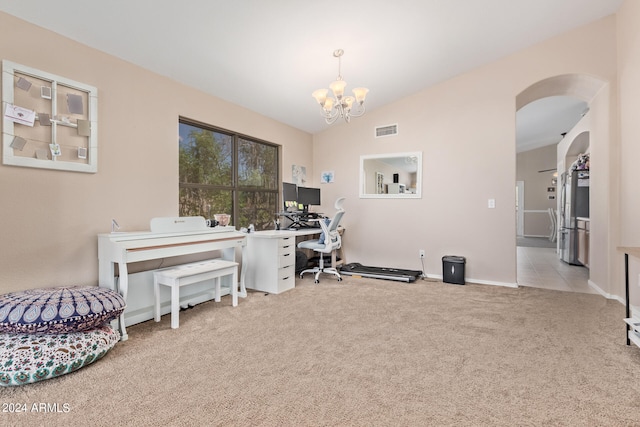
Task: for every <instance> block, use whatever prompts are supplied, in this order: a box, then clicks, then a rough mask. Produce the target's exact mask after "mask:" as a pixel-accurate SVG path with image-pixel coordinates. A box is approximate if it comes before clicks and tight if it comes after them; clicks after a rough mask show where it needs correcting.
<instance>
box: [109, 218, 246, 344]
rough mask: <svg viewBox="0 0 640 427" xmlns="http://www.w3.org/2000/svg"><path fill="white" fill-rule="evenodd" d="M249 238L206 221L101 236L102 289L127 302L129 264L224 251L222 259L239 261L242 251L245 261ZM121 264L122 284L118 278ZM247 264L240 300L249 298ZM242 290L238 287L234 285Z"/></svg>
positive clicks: (163, 222)
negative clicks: (236, 259)
mask: <svg viewBox="0 0 640 427" xmlns="http://www.w3.org/2000/svg"><path fill="white" fill-rule="evenodd" d="M245 247H246V234H245V233H241V232H239V231H236V229H235V227H232V226H226V227H220V226H218V227H213V228H210V227H207V224H206V221H205V219H204V218H203V217H162V218H153V219H152V220H151V224H150V231H140V232H130V233H129V232H127V233H120V232H113V233H108V234H99V235H98V275H99V283H100V286H102V287H107V288H110V289H114V290H116V291H118V292H119V293H120V294H121V295H122V297H123V298H124V299H125V301H127V294H128V291H129V274H128V270H127V263H132V262H138V261H147V260H153V259H162V258H169V257H174V256H180V255H189V254H196V253H202V252H209V251H217V250H219V251H221V253H222V258H223V259H227V260H230V261H235V249H236V248H242V252H243V258H244V253H245ZM115 264H118V271H119V280H116V278H115ZM245 267H246V266H245V263H243V265H242V270H241V272H240V290H239V292H238V296H240V297H243V298H244V297H246V296H247V291H246V288H245V283H244V277H245ZM231 285H232V286H238V284H237V283H233V284H231ZM118 323H119V329H120V334H121V335H122V340H126V339H127V338H128V336H127V332H126V326H125V321H124V313H122V315H121V316H120V319H119V322H118Z"/></svg>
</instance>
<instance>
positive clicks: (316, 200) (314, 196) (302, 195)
mask: <svg viewBox="0 0 640 427" xmlns="http://www.w3.org/2000/svg"><path fill="white" fill-rule="evenodd" d="M298 204H300V205H302V206H303V210H304V211H305V212H307V211H308V210H309V206H310V205H314V206H320V189H319V188H310V187H298Z"/></svg>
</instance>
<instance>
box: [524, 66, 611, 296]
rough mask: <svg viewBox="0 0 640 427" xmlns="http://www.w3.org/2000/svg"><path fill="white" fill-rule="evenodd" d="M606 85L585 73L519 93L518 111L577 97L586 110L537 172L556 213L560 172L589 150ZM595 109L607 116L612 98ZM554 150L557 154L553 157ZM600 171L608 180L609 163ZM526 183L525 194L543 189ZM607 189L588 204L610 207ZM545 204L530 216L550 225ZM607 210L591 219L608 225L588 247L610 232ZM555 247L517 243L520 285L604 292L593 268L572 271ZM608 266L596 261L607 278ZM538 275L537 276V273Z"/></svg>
mask: <svg viewBox="0 0 640 427" xmlns="http://www.w3.org/2000/svg"><path fill="white" fill-rule="evenodd" d="M605 87H606V88H608V85H607V84H606V82H605V81H603V80H601V79H598V78H595V77H593V76H588V75H581V74H570V75H561V76H555V77H551V78H548V79H545V80H542V81H539V82H537V83H534V84H533V85H531V86H529V87H528V88H527V89H525V90H523V91H522V92H521V93H520V94H519V95H518V96H517V97H516V113H517V114H518V113H519V112H523V111H525V110H526V109H527V108H530V107H531V106H532V105H534V104H536V103H543V102H545V100H551V99H552V98H555V99H556V100H557V99H573V100H574V101H575V105H576V106H577V107H576V108H580V107H579V106H580V105H582V106H583V107H585V108H583V110H584V113H583V114H582V117H581V118H580V119H579V120H578V122H577V124H576V125H575V126H574V127H573V128H571V129H565V131H564V132H566V134H564V135H562V136H560V135H558V138H559V139H560V141H556V142H554V143H553V145H554V147H549V148H547V149H546V155H547V160H548V162H547V163H548V165H547V166H548V167H545V168H543V167H540V170H539V172H540V173H541V177H542V175H544V173H546V174H548V175H549V177H548V180H549V183H548V184H549V187H548V188H547V190H548V191H549V193H555V194H548V196H547V197H548V198H549V200H548V204H549V207H548V208H549V210H550V211H551V208H552V207H555V211H556V212H560V209H561V202H562V200H561V197H560V196H561V194H562V193H561V190H562V181H561V179H560V177H561V176H562V173H564V172H566V171H567V169H568V168H569V167H570V165H571V163H572V162H573V159H574V157H577V156H578V155H579V154H584V152H585V151H589V150H590V138H589V135H590V133H589V131H590V128H591V127H593V126H596V124H594V120H593V116H594V115H593V114H592V111H591V109H592V106H591V103H592V102H593V100H594V99H596V98H597V97H598V96H599V94H600V95H602V89H603V88H605ZM606 92H607V97H606V98H607V100H608V91H606ZM549 105H550V104H549ZM549 108H551V107H549ZM597 109H598V110H599V111H597V116H598V117H602V116H603V115H605V116H608V112H609V110H608V109H609V104H608V102H604V103H603V102H602V101H601V100H600V101H598V102H597ZM603 110H606V111H603ZM547 112H548V111H547ZM585 142H586V145H585ZM554 148H555V149H554ZM607 150H608V148H607ZM554 151H555V156H554V155H553V153H554ZM596 151H597V150H596ZM549 156H551V157H549ZM552 172H553V173H556V172H557V178H555V179H557V184H556V189H557V190H556V191H552V186H551V182H552V181H551V179H553V178H552V175H551V173H552ZM601 172H602V173H600V174H598V175H599V176H604V177H607V179H608V175H609V173H608V165H605V167H604V168H603V170H602V171H601ZM520 178H521V177H519V178H518V179H517V180H518V181H520V182H519V183H517V185H519V186H520V188H521V189H522V186H523V184H522V182H521V179H520ZM546 178H547V177H546V176H545V179H546ZM545 182H546V181H545ZM524 187H525V190H527V191H526V193H527V194H529V193H530V192H532V191H533V192H534V193H535V192H536V191H538V192H539V191H542V190H540V189H537V190H536V188H535V185H533V186H529V188H527V186H526V183H525V185H524ZM606 187H607V186H606V185H604V186H602V185H601V186H599V189H600V190H599V191H596V192H595V193H594V194H593V196H592V197H591V201H590V204H600V205H606V203H602V202H604V201H605V200H602V197H603V194H602V193H603V192H602V188H606ZM544 208H545V209H544V210H543V209H538V210H536V209H533V210H531V211H532V212H531V214H530V217H532V218H537V220H538V221H542V220H543V219H546V224H549V225H550V224H551V221H552V220H551V215H547V216H545V210H546V209H547V207H544ZM518 209H525V212H526V203H525V206H522V202H521V203H520V204H519V206H518ZM605 211H606V215H604V216H603V215H596V216H595V218H592V221H591V224H590V225H591V229H593V228H594V227H595V228H596V229H599V230H603V229H604V230H605V232H604V233H602V232H601V233H598V235H597V237H596V239H595V242H594V239H591V242H590V244H589V245H588V248H590V247H592V246H593V245H594V244H598V240H603V236H608V223H607V221H606V219H607V218H608V209H607V208H605ZM550 213H551V212H548V214H550ZM555 218H557V219H558V221H557V227H558V230H559V229H560V226H562V224H561V223H560V218H559V215H557V214H556V216H555ZM520 220H522V212H520ZM603 220H604V221H603ZM530 222H531V223H535V222H536V221H534V220H531V221H530ZM520 226H521V228H520V231H522V229H523V227H522V225H520ZM525 234H526V233H525ZM534 234H535V233H534ZM606 243H608V242H605V244H606ZM516 245H518V243H516ZM553 247H554V249H549V248H547V249H541V250H522V249H521V248H520V247H519V246H518V247H517V248H516V253H517V262H518V264H517V268H516V271H517V278H518V283H519V284H520V285H523V286H527V285H530V284H532V283H536V284H539V285H541V286H543V287H549V288H553V289H559V290H568V291H576V292H600V293H603V292H602V291H601V289H599V288H598V286H597V285H595V286H594V283H593V282H591V281H590V275H591V274H592V272H591V271H590V270H583V271H582V272H581V273H580V272H578V270H572V269H571V267H570V266H569V265H568V264H567V263H563V262H562V261H560V247H559V246H557V244H554V245H553ZM590 252H591V251H590ZM530 254H534V255H536V257H535V259H533V256H531V258H530ZM540 254H542V255H540ZM538 255H539V256H538ZM596 256H597V254H596ZM582 268H584V267H582ZM608 268H609V267H608V261H607V260H604V262H602V260H597V262H596V263H595V270H596V273H597V275H599V276H600V277H602V276H603V275H604V276H605V277H606V276H607V274H608ZM534 274H535V275H537V276H538V277H535V276H534Z"/></svg>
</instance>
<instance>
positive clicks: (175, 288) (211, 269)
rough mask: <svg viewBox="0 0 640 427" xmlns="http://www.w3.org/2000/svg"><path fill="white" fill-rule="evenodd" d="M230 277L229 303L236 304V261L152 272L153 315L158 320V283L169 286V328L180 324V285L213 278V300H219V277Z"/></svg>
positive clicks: (222, 261)
mask: <svg viewBox="0 0 640 427" xmlns="http://www.w3.org/2000/svg"><path fill="white" fill-rule="evenodd" d="M224 276H232V277H231V304H232V305H233V306H234V307H235V306H237V305H238V263H237V262H233V261H226V260H223V259H212V260H208V261H200V262H194V263H191V264H182V265H177V266H175V267H169V268H165V269H162V270H156V271H154V272H153V292H154V295H155V307H154V309H155V317H154V320H155V321H156V322H159V321H160V285H166V286H170V287H171V328H172V329H177V328H178V327H179V324H180V320H179V316H180V314H179V313H180V286H185V285H190V284H192V283H198V282H203V281H205V280H211V279H213V280H214V284H215V294H214V297H215V301H216V302H220V278H221V277H224Z"/></svg>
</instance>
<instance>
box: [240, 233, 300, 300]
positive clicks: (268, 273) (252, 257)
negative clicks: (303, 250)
mask: <svg viewBox="0 0 640 427" xmlns="http://www.w3.org/2000/svg"><path fill="white" fill-rule="evenodd" d="M246 254H247V259H246V262H247V270H246V274H247V276H246V287H247V288H249V289H254V290H257V291H263V292H269V293H271V294H279V293H281V292H284V291H288V290H289V289H293V287H294V286H295V276H296V274H295V264H296V238H295V236H284V237H278V236H272V235H260V234H258V233H256V234H253V235H252V234H250V235H249V241H248V242H247V251H246ZM243 262H245V260H243Z"/></svg>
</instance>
